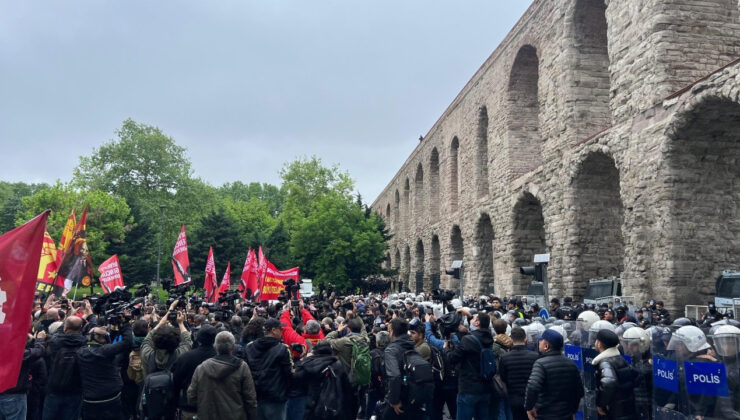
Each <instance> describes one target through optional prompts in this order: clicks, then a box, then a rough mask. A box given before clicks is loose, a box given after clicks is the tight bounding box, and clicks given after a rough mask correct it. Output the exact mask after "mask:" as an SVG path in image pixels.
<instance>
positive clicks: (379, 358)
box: [370, 351, 385, 395]
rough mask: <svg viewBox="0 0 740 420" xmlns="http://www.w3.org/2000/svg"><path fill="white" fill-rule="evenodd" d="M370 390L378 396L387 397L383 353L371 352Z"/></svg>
mask: <svg viewBox="0 0 740 420" xmlns="http://www.w3.org/2000/svg"><path fill="white" fill-rule="evenodd" d="M370 355H371V356H372V359H371V360H370V373H371V375H372V377H371V378H370V388H371V389H372V390H373V391H375V393H376V394H378V395H385V356H384V354H383V352H382V351H379V352H370Z"/></svg>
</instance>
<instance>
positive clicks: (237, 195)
mask: <svg viewBox="0 0 740 420" xmlns="http://www.w3.org/2000/svg"><path fill="white" fill-rule="evenodd" d="M219 193H220V194H222V195H223V196H225V197H229V198H231V199H232V200H234V201H250V200H251V199H253V198H256V199H258V200H260V201H262V202H264V203H265V205H266V206H267V209H268V211H269V212H270V214H271V215H276V214H279V213H280V212H282V210H283V200H284V193H283V191H282V189H280V188H278V187H276V186H274V185H272V184H265V183H263V184H260V183H259V182H250V183H249V184H244V183H243V182H241V181H235V182H231V183H226V184H224V185H222V186H221V187H220V188H219Z"/></svg>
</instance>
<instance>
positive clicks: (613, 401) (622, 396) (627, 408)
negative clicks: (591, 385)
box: [596, 354, 636, 420]
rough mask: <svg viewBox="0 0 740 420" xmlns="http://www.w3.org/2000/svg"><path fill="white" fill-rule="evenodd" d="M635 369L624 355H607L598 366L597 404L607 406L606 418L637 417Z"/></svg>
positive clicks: (624, 419) (615, 419) (610, 419)
mask: <svg viewBox="0 0 740 420" xmlns="http://www.w3.org/2000/svg"><path fill="white" fill-rule="evenodd" d="M635 379H636V371H634V370H633V369H632V368H631V367H630V366H629V365H628V364H627V361H626V360H624V357H622V356H621V355H619V354H617V355H616V356H611V357H606V358H604V359H603V360H599V362H598V365H597V366H596V406H597V407H602V408H606V409H607V410H606V413H607V415H606V416H604V418H605V419H609V420H612V419H614V420H630V419H633V418H635V416H636V414H635V390H634V387H635Z"/></svg>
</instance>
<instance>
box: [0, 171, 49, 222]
mask: <svg viewBox="0 0 740 420" xmlns="http://www.w3.org/2000/svg"><path fill="white" fill-rule="evenodd" d="M44 188H49V185H48V184H26V183H25V182H15V183H10V182H3V181H0V234H2V233H5V232H7V231H9V230H11V229H13V228H14V227H15V221H16V218H17V216H18V213H20V212H21V211H23V203H22V201H21V200H22V198H23V197H27V196H29V195H32V194H34V193H35V192H37V191H39V190H42V189H44Z"/></svg>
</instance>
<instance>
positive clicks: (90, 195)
mask: <svg viewBox="0 0 740 420" xmlns="http://www.w3.org/2000/svg"><path fill="white" fill-rule="evenodd" d="M22 203H23V210H22V211H21V212H19V213H18V216H17V218H16V225H21V224H23V223H25V222H26V221H28V220H29V219H31V218H33V217H35V216H36V215H38V214H39V213H41V212H42V211H44V210H46V209H51V211H52V212H51V215H50V216H49V219H48V221H47V223H46V227H47V230H48V231H49V234H50V235H51V237H52V238H53V239H54V240H55V241H58V240H59V238H60V237H61V235H62V230H63V229H64V225H65V224H66V223H67V217H68V216H69V213H70V212H71V211H72V209H75V210H76V214H77V217H78V218H79V217H80V216H81V215H82V210H83V208H84V207H85V206H87V207H88V212H87V226H86V235H87V244H88V248H89V249H90V255H91V257H92V260H93V263H94V264H99V263H101V262H103V260H105V259H107V258H108V257H109V256H110V255H111V254H112V253H111V252H110V250H109V249H108V247H109V246H110V245H111V244H120V243H123V241H124V239H125V237H126V232H127V231H129V230H130V229H131V228H132V225H133V221H134V220H133V217H132V216H131V209H130V208H129V206H128V204H126V200H124V199H123V198H122V197H118V196H115V195H112V194H108V193H105V192H103V191H80V190H77V189H75V188H73V187H72V186H70V185H69V184H62V183H60V182H57V183H56V184H55V185H54V186H52V187H49V188H45V189H41V190H39V191H37V192H36V193H35V194H33V195H30V196H27V197H24V198H23V199H22Z"/></svg>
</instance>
